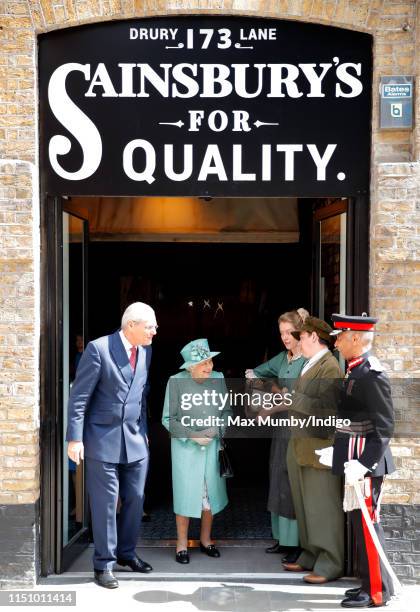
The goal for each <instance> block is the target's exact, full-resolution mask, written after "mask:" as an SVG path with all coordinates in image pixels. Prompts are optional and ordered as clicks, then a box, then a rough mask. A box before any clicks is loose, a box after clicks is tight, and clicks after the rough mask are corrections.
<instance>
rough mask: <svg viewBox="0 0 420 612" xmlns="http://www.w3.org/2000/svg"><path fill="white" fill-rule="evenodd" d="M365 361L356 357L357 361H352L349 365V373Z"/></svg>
mask: <svg viewBox="0 0 420 612" xmlns="http://www.w3.org/2000/svg"><path fill="white" fill-rule="evenodd" d="M364 360H365V358H364V357H356V359H351V360H350V361H349V362H348V364H347V371H348V372H350V371H351V370H352V369H353V368H355V367H356V366H358V365H360V364H361V363H363V362H364Z"/></svg>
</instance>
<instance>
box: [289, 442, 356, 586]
mask: <svg viewBox="0 0 420 612" xmlns="http://www.w3.org/2000/svg"><path fill="white" fill-rule="evenodd" d="M287 469H288V472H289V480H290V487H291V490H292V498H293V503H294V506H295V512H296V518H297V522H298V528H299V540H300V545H301V547H302V548H303V552H302V554H301V555H300V557H299V558H298V560H297V561H296V563H298V564H299V565H301V566H302V567H303V568H305V569H307V570H311V571H312V572H313V573H314V574H317V575H319V576H325V577H326V578H328V579H329V580H333V579H335V578H339V577H340V576H342V575H343V572H344V511H343V504H342V497H341V479H340V477H339V476H333V474H332V473H331V471H330V470H323V469H320V470H318V469H316V468H313V467H309V466H308V467H306V466H300V465H298V463H297V461H296V456H295V451H294V446H293V439H291V440H290V441H289V446H288V449H287Z"/></svg>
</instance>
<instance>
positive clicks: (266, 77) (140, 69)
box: [51, 58, 363, 99]
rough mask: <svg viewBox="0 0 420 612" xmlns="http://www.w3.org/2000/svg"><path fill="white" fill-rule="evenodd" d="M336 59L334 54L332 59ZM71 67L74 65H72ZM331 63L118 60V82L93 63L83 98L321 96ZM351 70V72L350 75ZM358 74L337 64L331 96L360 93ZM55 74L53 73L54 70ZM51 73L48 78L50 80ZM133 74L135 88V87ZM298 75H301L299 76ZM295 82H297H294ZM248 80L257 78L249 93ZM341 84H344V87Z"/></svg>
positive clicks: (68, 68) (355, 67) (350, 66)
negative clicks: (150, 62) (218, 62)
mask: <svg viewBox="0 0 420 612" xmlns="http://www.w3.org/2000/svg"><path fill="white" fill-rule="evenodd" d="M335 59H337V58H335ZM74 66H79V68H75V67H74ZM80 66H84V70H88V71H87V72H86V74H89V73H90V64H85V65H83V64H63V66H60V67H59V68H57V70H63V69H64V70H66V71H67V74H68V73H70V72H71V71H73V70H80V69H81V68H80ZM332 66H333V64H326V63H321V64H297V65H295V64H253V65H250V64H231V65H229V66H228V65H225V64H210V63H209V64H188V63H180V64H175V65H174V64H159V68H158V69H155V68H154V67H152V66H150V64H132V63H120V64H118V67H119V68H120V78H119V81H118V83H112V80H111V77H110V76H109V73H108V71H107V68H106V66H105V64H103V63H100V64H98V65H97V67H96V69H95V71H94V72H93V77H92V78H91V79H89V77H86V80H89V81H90V83H89V87H88V88H87V91H86V92H85V94H84V95H85V97H94V96H96V95H99V96H101V97H104V98H109V97H118V96H119V97H128V98H131V97H135V96H137V97H139V98H148V97H149V96H150V95H151V93H156V92H157V93H158V94H160V95H161V96H162V97H164V98H195V97H197V96H199V97H200V98H226V97H228V96H230V95H231V94H232V93H234V94H235V95H237V96H239V97H240V98H245V99H246V98H255V97H258V96H260V95H261V93H262V91H263V88H264V87H266V88H267V90H268V93H267V94H265V95H266V97H267V98H284V97H289V98H300V97H302V96H305V97H307V98H324V97H325V93H324V92H323V89H322V85H323V81H324V78H325V76H326V74H327V73H328V72H329V71H330V70H331V68H332ZM352 73H353V74H352ZM360 75H361V64H353V63H345V64H339V65H338V66H337V67H336V77H337V81H338V82H337V83H336V87H335V97H337V98H340V97H343V98H354V97H357V96H359V95H360V94H361V93H362V91H363V85H362V83H361V81H360V80H359V79H358V78H357V77H358V76H360ZM53 76H54V74H53ZM53 76H52V77H51V78H53ZM134 77H136V78H137V80H139V82H140V86H139V87H138V88H137V89H135V88H134V82H135V79H134ZM301 77H304V80H302V78H301ZM298 79H299V80H300V84H299V85H298V83H297V81H298ZM247 81H252V82H254V81H256V85H254V89H253V91H249V89H248V87H247ZM343 85H344V86H345V87H344V88H343Z"/></svg>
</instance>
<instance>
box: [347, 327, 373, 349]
mask: <svg viewBox="0 0 420 612" xmlns="http://www.w3.org/2000/svg"><path fill="white" fill-rule="evenodd" d="M355 334H357V335H358V336H360V341H361V343H362V345H363V346H364V347H366V349H367V350H369V349H370V348H371V347H372V344H373V337H374V334H373V332H372V331H354V332H352V336H354V335H355Z"/></svg>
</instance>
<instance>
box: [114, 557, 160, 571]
mask: <svg viewBox="0 0 420 612" xmlns="http://www.w3.org/2000/svg"><path fill="white" fill-rule="evenodd" d="M117 563H118V565H122V566H123V567H124V566H125V565H128V567H131V569H132V570H133V572H141V573H142V574H148V573H149V572H151V571H152V569H153V567H152V566H151V565H149V564H148V563H146V561H142V560H141V559H139V558H138V557H135V558H134V559H117Z"/></svg>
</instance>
